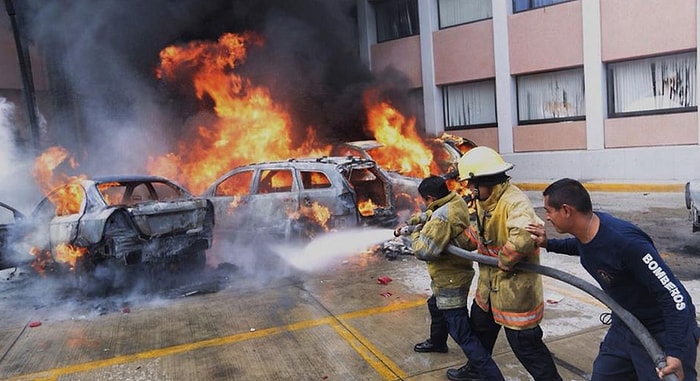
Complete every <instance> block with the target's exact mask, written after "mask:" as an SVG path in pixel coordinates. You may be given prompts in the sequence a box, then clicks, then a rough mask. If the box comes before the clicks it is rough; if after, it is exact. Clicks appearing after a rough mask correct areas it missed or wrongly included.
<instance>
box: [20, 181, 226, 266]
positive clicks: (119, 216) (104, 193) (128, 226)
mask: <svg viewBox="0 0 700 381" xmlns="http://www.w3.org/2000/svg"><path fill="white" fill-rule="evenodd" d="M70 186H72V187H73V191H74V192H77V193H78V197H79V204H78V205H75V206H74V207H73V208H72V209H71V208H68V210H64V208H61V210H59V208H58V207H57V206H56V204H54V200H56V198H57V197H58V196H57V192H62V191H63V190H65V189H67V187H61V188H58V189H56V190H54V191H53V192H52V193H51V194H49V195H47V196H46V197H45V198H44V199H42V201H41V202H39V204H38V205H37V206H36V208H35V209H34V211H33V212H32V214H31V220H32V224H33V226H34V227H35V232H34V233H33V237H34V240H33V242H32V244H34V245H35V246H37V247H38V248H40V249H41V250H43V251H50V252H51V255H52V256H53V257H54V258H56V257H57V256H58V255H59V253H57V247H58V246H59V245H61V244H67V245H71V246H72V247H78V248H82V249H85V250H86V253H85V254H84V255H82V256H81V257H80V258H79V260H78V261H76V264H75V269H76V273H80V272H81V271H83V272H85V273H90V272H91V271H93V270H94V268H95V267H97V266H99V265H101V264H107V263H109V264H115V263H116V264H118V265H138V264H162V265H164V266H165V265H168V264H173V263H184V264H186V265H187V266H194V267H196V268H203V267H204V265H205V261H206V254H205V250H206V249H208V248H209V247H211V244H212V234H213V233H212V230H213V229H212V228H213V224H214V209H213V206H212V205H211V203H210V202H209V201H207V200H206V199H203V198H195V197H193V196H192V195H191V194H190V193H189V191H187V190H186V189H184V188H183V187H181V186H179V185H177V184H175V183H173V182H172V181H170V180H168V179H165V178H162V177H157V176H110V177H99V178H93V179H84V180H80V181H78V182H75V183H71V185H70Z"/></svg>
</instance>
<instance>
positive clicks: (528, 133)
mask: <svg viewBox="0 0 700 381" xmlns="http://www.w3.org/2000/svg"><path fill="white" fill-rule="evenodd" d="M575 149H586V121H584V120H581V121H575V122H565V123H545V124H537V125H529V126H515V127H513V150H514V151H515V152H530V151H559V150H575Z"/></svg>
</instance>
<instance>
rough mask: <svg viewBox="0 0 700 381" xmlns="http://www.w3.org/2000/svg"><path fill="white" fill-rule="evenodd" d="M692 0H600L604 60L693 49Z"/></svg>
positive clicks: (694, 39) (693, 17) (693, 5)
mask: <svg viewBox="0 0 700 381" xmlns="http://www.w3.org/2000/svg"><path fill="white" fill-rule="evenodd" d="M695 1H696V0H672V1H668V0H634V1H630V0H604V1H600V13H601V33H602V57H603V61H611V60H618V59H624V58H630V57H639V56H645V55H651V54H658V53H660V52H673V51H678V50H686V49H695V48H696V47H697V41H696V39H697V37H696V36H697V31H696V25H697V24H696V23H697V21H696V20H697V17H698V15H697V8H696V5H695Z"/></svg>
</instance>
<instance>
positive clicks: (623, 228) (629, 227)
mask: <svg viewBox="0 0 700 381" xmlns="http://www.w3.org/2000/svg"><path fill="white" fill-rule="evenodd" d="M596 215H597V216H598V218H600V227H599V229H598V233H596V235H595V237H593V239H592V240H591V241H590V242H589V243H587V244H582V243H581V242H579V240H578V239H576V238H566V239H549V240H547V251H552V252H557V253H562V254H569V255H579V256H580V257H581V264H582V265H583V267H584V268H585V269H586V270H587V271H588V273H589V274H591V276H593V278H595V280H596V281H598V283H599V284H600V287H601V288H602V289H603V290H604V291H605V292H606V293H607V294H608V295H609V296H610V297H611V298H612V299H614V300H615V301H616V302H618V303H619V304H620V305H621V306H622V307H623V308H625V309H626V310H627V311H629V312H630V313H632V314H633V315H634V316H635V317H636V318H637V319H639V321H640V322H641V323H642V324H643V325H644V326H645V327H646V328H647V329H648V330H649V332H651V333H652V334H655V333H659V332H664V331H665V340H664V341H665V342H664V343H659V345H660V346H661V347H662V348H663V349H664V351H665V352H666V355H669V356H674V357H681V354H682V353H683V352H684V351H685V350H686V349H685V346H684V343H687V342H688V340H684V338H685V337H687V335H692V334H693V329H694V327H695V326H696V324H697V323H696V321H695V306H694V305H693V301H692V300H691V298H690V295H689V294H688V291H687V290H686V289H685V287H684V286H683V285H682V284H681V282H680V281H679V280H678V279H677V278H676V276H675V275H674V274H673V273H672V272H671V270H670V269H669V267H668V266H667V265H666V263H665V262H664V261H663V259H661V256H660V255H659V253H658V251H657V250H656V247H655V246H654V243H653V242H652V240H651V238H650V237H649V236H648V235H647V234H646V233H644V232H643V231H642V230H641V229H640V228H639V227H637V226H635V225H634V224H632V223H630V222H627V221H624V220H621V219H619V218H615V217H613V216H611V215H609V214H607V213H602V212H596ZM618 320H619V319H614V320H613V324H616V321H618ZM620 323H621V322H620ZM622 324H624V323H622Z"/></svg>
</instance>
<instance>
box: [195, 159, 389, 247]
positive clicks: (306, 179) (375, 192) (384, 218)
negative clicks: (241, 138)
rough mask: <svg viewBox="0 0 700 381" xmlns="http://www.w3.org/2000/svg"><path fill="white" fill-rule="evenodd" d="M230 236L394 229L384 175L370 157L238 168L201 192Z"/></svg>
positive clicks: (292, 235)
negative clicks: (367, 227)
mask: <svg viewBox="0 0 700 381" xmlns="http://www.w3.org/2000/svg"><path fill="white" fill-rule="evenodd" d="M203 196H204V197H206V198H208V199H209V200H211V202H212V203H213V204H214V208H215V213H216V219H217V231H222V232H223V233H224V234H226V235H227V236H229V237H232V238H241V237H248V238H252V237H255V236H258V235H259V236H262V237H275V238H281V239H285V240H290V239H297V238H302V239H304V238H311V237H313V236H314V235H315V234H317V233H319V232H323V231H331V230H336V229H340V228H344V227H355V226H363V225H376V226H382V227H394V226H395V225H396V223H397V220H398V219H397V216H396V213H395V209H394V205H393V201H392V200H393V195H392V188H391V183H390V181H389V179H388V178H387V177H386V176H385V174H384V173H383V172H382V171H380V170H379V168H378V167H377V164H376V163H375V162H374V161H372V160H367V159H361V158H357V157H321V158H316V159H290V160H287V161H274V162H263V163H256V164H250V165H245V166H241V167H237V168H235V169H233V170H231V171H229V172H228V173H226V174H224V175H223V176H221V177H220V178H219V179H217V180H216V181H215V182H214V183H213V184H212V185H211V186H210V187H209V188H208V189H207V190H206V191H205V192H204V194H203Z"/></svg>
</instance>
